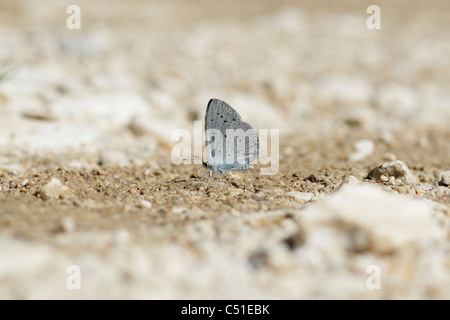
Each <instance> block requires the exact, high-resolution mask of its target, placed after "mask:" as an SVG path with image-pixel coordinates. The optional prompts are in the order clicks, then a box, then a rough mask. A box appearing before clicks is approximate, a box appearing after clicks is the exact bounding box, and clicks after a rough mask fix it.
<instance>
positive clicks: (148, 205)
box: [138, 200, 152, 209]
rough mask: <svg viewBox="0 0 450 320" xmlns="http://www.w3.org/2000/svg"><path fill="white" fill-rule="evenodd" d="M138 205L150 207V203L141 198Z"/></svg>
mask: <svg viewBox="0 0 450 320" xmlns="http://www.w3.org/2000/svg"><path fill="white" fill-rule="evenodd" d="M138 206H139V208H142V209H150V208H151V207H152V203H151V202H150V201H147V200H141V201H139V205H138Z"/></svg>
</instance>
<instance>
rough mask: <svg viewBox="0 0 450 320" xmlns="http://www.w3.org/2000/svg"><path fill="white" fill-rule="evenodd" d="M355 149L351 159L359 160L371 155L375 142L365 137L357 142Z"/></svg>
mask: <svg viewBox="0 0 450 320" xmlns="http://www.w3.org/2000/svg"><path fill="white" fill-rule="evenodd" d="M355 149H356V150H355V151H354V152H353V153H351V154H350V161H359V160H362V159H364V158H366V157H367V156H369V155H371V154H372V152H373V149H374V143H373V142H372V141H371V140H367V139H363V140H358V141H356V142H355Z"/></svg>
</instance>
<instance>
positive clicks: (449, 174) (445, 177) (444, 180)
mask: <svg viewBox="0 0 450 320" xmlns="http://www.w3.org/2000/svg"><path fill="white" fill-rule="evenodd" d="M440 182H441V184H442V185H444V186H447V187H448V186H450V171H445V172H442V173H441V181H440Z"/></svg>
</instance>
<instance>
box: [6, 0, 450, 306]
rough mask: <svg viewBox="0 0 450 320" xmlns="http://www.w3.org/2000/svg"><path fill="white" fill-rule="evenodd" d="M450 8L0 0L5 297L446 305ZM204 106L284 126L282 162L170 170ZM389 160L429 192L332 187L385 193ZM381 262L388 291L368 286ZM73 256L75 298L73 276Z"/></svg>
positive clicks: (358, 0) (253, 0)
mask: <svg viewBox="0 0 450 320" xmlns="http://www.w3.org/2000/svg"><path fill="white" fill-rule="evenodd" d="M71 5H77V6H78V7H79V9H80V14H81V15H80V18H81V19H80V29H73V30H71V29H69V28H68V27H67V22H68V20H69V23H70V22H73V18H72V16H73V14H75V13H74V12H69V13H68V12H67V9H68V7H69V6H71ZM370 5H378V6H379V7H380V9H381V29H379V30H377V29H375V30H371V29H369V28H368V27H367V20H368V19H369V17H370V15H371V14H370V13H367V8H368V7H369V6H370ZM449 12H450V2H449V1H444V0H435V1H432V2H430V1H428V2H426V1H419V0H417V1H411V0H408V1H406V0H396V1H388V0H382V1H367V0H354V1H351V0H339V1H325V0H320V1H305V0H282V1H275V0H273V1H272V0H246V1H241V0H239V1H237V0H228V1H207V0H190V1H182V0H169V1H155V0H150V1H143V0H130V1H119V0H114V1H110V0H108V1H107V0H96V1H87V0H77V1H76V2H73V1H66V0H63V1H61V0H58V1H56V0H54V1H51V0H47V1H32V0H28V1H25V0H20V1H16V0H2V1H1V2H0V247H1V248H2V249H1V252H0V298H6V299H9V298H39V299H42V298H116V299H117V298H150V299H160V298H163V299H164V298H169V299H171V298H176V299H192V298H194V299H205V298H207V299H218V298H219V299H220V298H222V299H223V298H231V299H237V298H239V299H241V298H242V299H249V298H250V299H253V298H265V299H278V298H287V299H299V298H309V299H310V298H356V299H361V298H388V299H389V298H404V297H409V298H429V297H432V298H433V297H434V298H443V297H444V298H448V297H449V288H450V285H449V283H450V278H449V275H448V268H449V266H450V260H449V256H450V255H449V252H450V251H449V250H448V236H447V238H445V236H442V235H439V232H437V231H436V229H435V228H437V223H435V221H434V220H431V218H430V217H431V216H433V217H435V216H439V217H441V218H442V219H441V220H442V221H444V220H445V219H446V221H447V222H445V223H447V224H446V225H447V226H448V225H449V224H448V217H449V216H450V211H449V205H448V204H449V201H448V199H449V190H450V189H448V184H449V182H448V181H449V180H448V179H449V177H450V175H449V173H448V170H449V169H450V158H449V154H450V152H449V151H450V149H449V141H450V127H449V123H450V94H449V93H450V73H449V71H450V59H449V57H450V37H449V30H450V15H449V14H448V13H449ZM211 98H219V99H222V100H224V101H226V102H227V103H229V104H230V105H231V106H232V107H234V108H235V109H236V110H237V111H238V112H239V113H240V114H241V116H242V118H243V119H244V120H245V121H247V122H249V123H250V124H251V125H252V126H254V127H255V129H279V130H280V150H279V151H280V159H279V160H280V170H279V172H278V173H277V175H275V176H261V175H260V174H259V172H258V171H257V170H253V171H248V172H245V173H243V174H242V176H241V179H242V180H243V186H244V187H230V188H228V187H227V186H225V187H224V188H222V185H221V184H220V180H217V181H215V183H212V184H210V185H208V186H205V187H203V186H201V185H199V184H194V183H192V184H189V183H185V182H186V180H183V179H191V178H193V177H192V174H193V172H194V170H192V168H191V167H189V168H186V167H185V166H181V165H174V164H173V163H171V161H170V155H171V150H172V147H173V145H174V142H172V141H171V135H172V133H173V132H174V130H175V129H180V128H183V129H187V130H190V131H192V130H193V121H195V120H203V117H204V112H205V110H206V105H207V103H208V101H209V99H211ZM355 149H356V151H355ZM196 156H198V155H196ZM395 159H400V160H402V161H405V162H406V164H407V165H408V166H409V168H410V169H411V170H412V173H411V175H410V177H411V176H412V177H413V178H414V179H413V180H414V181H415V179H416V178H415V177H417V178H418V181H419V182H420V183H419V184H418V185H408V183H407V182H408V181H406V183H404V182H405V181H402V180H401V179H391V180H392V181H391V180H389V181H388V179H387V178H386V179H385V180H386V181H384V182H383V183H379V184H380V185H381V187H382V188H384V189H386V190H387V191H389V192H390V193H391V194H388V193H381V191H380V190H376V189H363V188H361V190H362V191H361V190H360V191H359V192H355V193H354V194H353V193H352V192H353V191H352V192H347V193H345V191H342V192H341V191H338V192H336V193H334V191H336V189H338V188H339V186H340V185H341V183H342V182H343V181H347V182H348V181H350V182H352V181H353V182H355V181H358V182H363V181H364V182H363V184H365V185H367V184H377V182H375V181H373V180H370V181H369V180H365V179H364V178H366V177H367V174H368V172H369V170H370V169H372V168H374V167H376V166H378V165H380V164H381V163H382V162H385V161H392V160H395ZM444 171H447V173H446V174H447V176H446V178H445V177H444V175H442V172H444ZM408 172H409V170H408ZM403 173H404V172H403ZM413 174H414V175H415V176H414V175H413ZM349 175H353V177H352V179H353V180H352V179H347V178H348V176H349ZM54 178H57V179H59V180H54ZM345 179H347V180H345ZM380 179H381V178H380ZM389 179H390V178H389ZM180 182H183V183H180ZM222 182H223V181H222ZM394 182H395V183H394ZM396 183H397V184H396ZM353 190H355V189H353ZM397 193H404V194H408V197H409V198H407V199H406V200H405V199H403V200H398V199H397V198H396V197H394V196H393V195H392V194H397ZM336 194H337V196H336ZM328 198H332V199H331V202H327V201H328ZM412 198H421V199H422V200H424V198H425V200H424V201H423V202H421V204H420V205H416V202H414V201H415V199H412ZM425 202H426V203H425ZM308 208H312V211H309V212H313V214H312V215H311V216H313V218H311V220H310V222H308V220H307V219H306V220H304V217H305V216H307V215H306V214H305V212H308ZM314 210H315V211H314ZM416 211H418V213H419V214H417V215H414V214H412V215H411V212H413V213H414V212H415V213H417V212H416ZM367 212H369V213H373V217H375V218H374V220H371V219H370V217H369V218H367V219H365V217H366V216H362V214H363V213H367ZM337 213H342V217H344V220H345V219H347V220H345V221H344V222H348V225H347V224H345V223H342V221H341V220H339V219H336V220H333V219H334V217H336V214H337ZM422 213H425V215H422V216H421V215H420V214H422ZM346 214H348V215H346ZM397 214H398V215H397ZM314 217H319V218H318V219H319V220H320V219H322V220H323V221H322V222H320V221H315V220H314ZM424 217H425V218H424ZM377 219H378V220H377ZM391 219H392V220H391ZM427 219H428V220H427ZM305 221H306V222H305ZM424 221H425V222H424ZM445 223H444V222H442V223H441V224H440V225H444V224H445ZM349 226H350V227H349ZM304 230H306V231H307V233H308V235H307V236H305V233H304V232H303V231H304ZM385 230H388V231H387V233H384V231H385ZM389 231H390V232H389ZM447 231H448V229H447ZM418 234H420V236H418ZM438 235H439V236H440V238H439V239H440V241H441V242H440V245H434V242H432V241H431V239H434V238H435V237H437V236H438ZM361 239H362V240H361ZM368 239H369V240H368ZM373 239H374V240H373ZM386 239H387V240H386ZM358 241H360V242H358ZM370 241H372V242H370ZM377 241H378V242H377ZM361 243H362V245H361ZM373 243H375V244H376V245H379V246H378V247H377V246H376V245H373ZM386 243H388V244H392V243H393V245H392V247H393V249H392V248H389V250H391V251H383V250H384V248H383V246H385V245H386ZM430 243H431V244H430ZM446 243H447V245H446V246H445V244H446ZM441 245H442V246H441ZM352 246H353V247H352ZM380 247H381V248H382V249H383V250H382V249H380ZM349 248H350V249H349ZM374 263H375V264H377V265H380V266H381V267H382V270H383V272H384V273H383V278H382V279H383V281H384V282H383V290H368V288H367V286H366V279H367V276H368V275H367V273H366V268H367V266H368V265H371V264H374ZM71 265H78V266H81V267H82V275H83V282H82V286H83V287H82V288H83V290H78V291H77V290H68V287H67V286H66V285H65V284H66V280H67V277H68V274H67V272H66V269H67V267H68V266H71Z"/></svg>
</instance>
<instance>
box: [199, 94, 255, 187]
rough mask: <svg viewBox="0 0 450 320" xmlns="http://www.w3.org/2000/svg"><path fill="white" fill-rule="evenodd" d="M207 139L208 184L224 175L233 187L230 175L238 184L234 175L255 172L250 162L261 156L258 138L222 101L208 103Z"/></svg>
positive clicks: (215, 100)
mask: <svg viewBox="0 0 450 320" xmlns="http://www.w3.org/2000/svg"><path fill="white" fill-rule="evenodd" d="M205 138H206V139H205V140H206V156H207V161H203V166H204V167H205V168H207V169H209V179H208V182H209V181H210V179H211V177H212V174H213V172H214V173H218V174H222V175H223V176H224V177H225V179H226V181H227V183H228V184H230V181H229V180H228V177H227V173H230V175H231V176H232V177H233V179H234V180H235V181H237V180H236V178H235V177H234V175H233V173H232V172H231V171H237V170H248V169H253V166H252V165H251V164H250V162H252V161H253V160H255V159H256V158H258V156H259V137H258V134H257V133H256V131H255V129H253V127H252V126H251V125H249V124H248V123H246V122H244V121H242V120H241V116H240V115H239V113H237V111H236V110H234V109H233V108H232V107H230V106H229V105H228V104H227V103H225V102H224V101H222V100H219V99H211V100H210V101H209V103H208V106H207V108H206V114H205ZM207 174H208V173H206V174H205V175H204V176H203V178H205V176H206V175H207Z"/></svg>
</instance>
